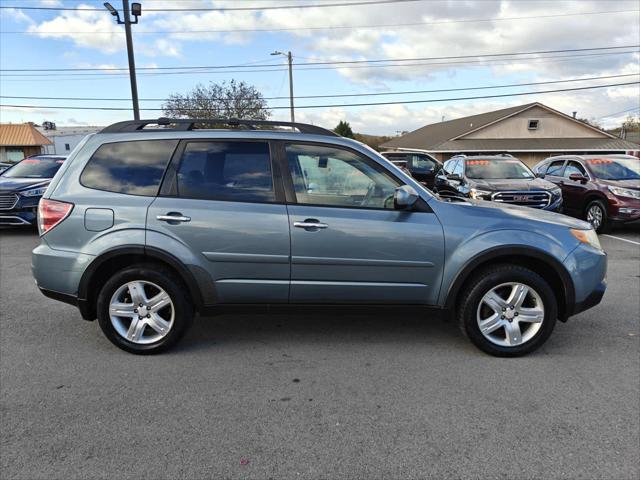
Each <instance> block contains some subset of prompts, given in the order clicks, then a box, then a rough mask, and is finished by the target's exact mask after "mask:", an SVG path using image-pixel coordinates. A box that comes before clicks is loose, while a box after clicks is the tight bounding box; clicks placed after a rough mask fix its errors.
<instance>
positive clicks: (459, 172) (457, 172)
mask: <svg viewBox="0 0 640 480" xmlns="http://www.w3.org/2000/svg"><path fill="white" fill-rule="evenodd" d="M463 166H464V160H458V163H456V166H455V167H453V172H451V173H453V174H454V175H460V176H461V177H462V170H463Z"/></svg>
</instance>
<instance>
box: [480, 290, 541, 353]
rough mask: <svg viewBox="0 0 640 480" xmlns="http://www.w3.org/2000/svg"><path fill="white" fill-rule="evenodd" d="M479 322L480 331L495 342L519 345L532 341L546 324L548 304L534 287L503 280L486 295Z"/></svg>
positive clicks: (482, 302) (497, 343)
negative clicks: (544, 302)
mask: <svg viewBox="0 0 640 480" xmlns="http://www.w3.org/2000/svg"><path fill="white" fill-rule="evenodd" d="M477 322H478V327H479V328H480V332H481V333H482V335H483V336H484V337H485V338H486V339H487V340H489V341H490V342H491V343H493V344H495V345H499V346H501V347H516V346H518V345H523V344H525V343H527V342H528V341H529V340H531V339H532V338H533V337H534V336H535V335H536V333H538V331H539V330H540V328H541V327H542V323H543V322H544V304H543V302H542V298H541V297H540V295H539V294H538V292H536V291H535V290H534V289H533V288H531V287H530V286H528V285H525V284H523V283H518V282H510V283H503V284H500V285H498V286H496V287H494V288H492V289H491V290H489V291H488V292H487V293H486V294H485V295H484V296H483V297H482V300H480V304H479V305H478V310H477Z"/></svg>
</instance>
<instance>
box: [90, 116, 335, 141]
mask: <svg viewBox="0 0 640 480" xmlns="http://www.w3.org/2000/svg"><path fill="white" fill-rule="evenodd" d="M198 124H202V125H212V126H214V125H228V126H229V127H239V126H243V127H247V128H249V129H251V130H255V129H256V127H261V126H269V127H291V128H295V129H296V130H298V131H299V132H300V133H309V134H313V135H326V136H332V137H339V136H340V135H338V134H337V133H335V132H332V131H331V130H327V129H326V128H322V127H317V126H315V125H309V124H307V123H297V122H278V121H271V120H241V119H236V118H164V117H161V118H157V119H153V120H127V121H125V122H118V123H114V124H112V125H109V126H108V127H105V128H103V129H102V130H101V131H100V133H124V132H140V131H145V132H152V131H154V130H157V131H161V132H166V131H174V132H176V131H177V132H186V131H190V130H194V129H196V126H197V125H198ZM147 125H158V126H160V127H171V128H158V129H147V130H145V128H144V127H146V126H147Z"/></svg>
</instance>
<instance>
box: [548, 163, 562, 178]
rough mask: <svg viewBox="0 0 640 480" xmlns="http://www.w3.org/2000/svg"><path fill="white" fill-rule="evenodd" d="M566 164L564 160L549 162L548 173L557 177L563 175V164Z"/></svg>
mask: <svg viewBox="0 0 640 480" xmlns="http://www.w3.org/2000/svg"><path fill="white" fill-rule="evenodd" d="M563 165H564V160H556V161H554V162H551V163H550V164H549V168H548V169H547V175H555V176H557V177H561V176H562V166H563Z"/></svg>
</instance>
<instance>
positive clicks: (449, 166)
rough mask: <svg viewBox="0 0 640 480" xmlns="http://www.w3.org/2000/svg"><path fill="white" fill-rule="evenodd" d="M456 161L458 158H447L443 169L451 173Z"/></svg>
mask: <svg viewBox="0 0 640 480" xmlns="http://www.w3.org/2000/svg"><path fill="white" fill-rule="evenodd" d="M455 162H456V160H447V161H446V162H444V165H443V166H442V170H443V171H444V173H445V174H447V173H451V171H452V170H453V164H454V163H455Z"/></svg>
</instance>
